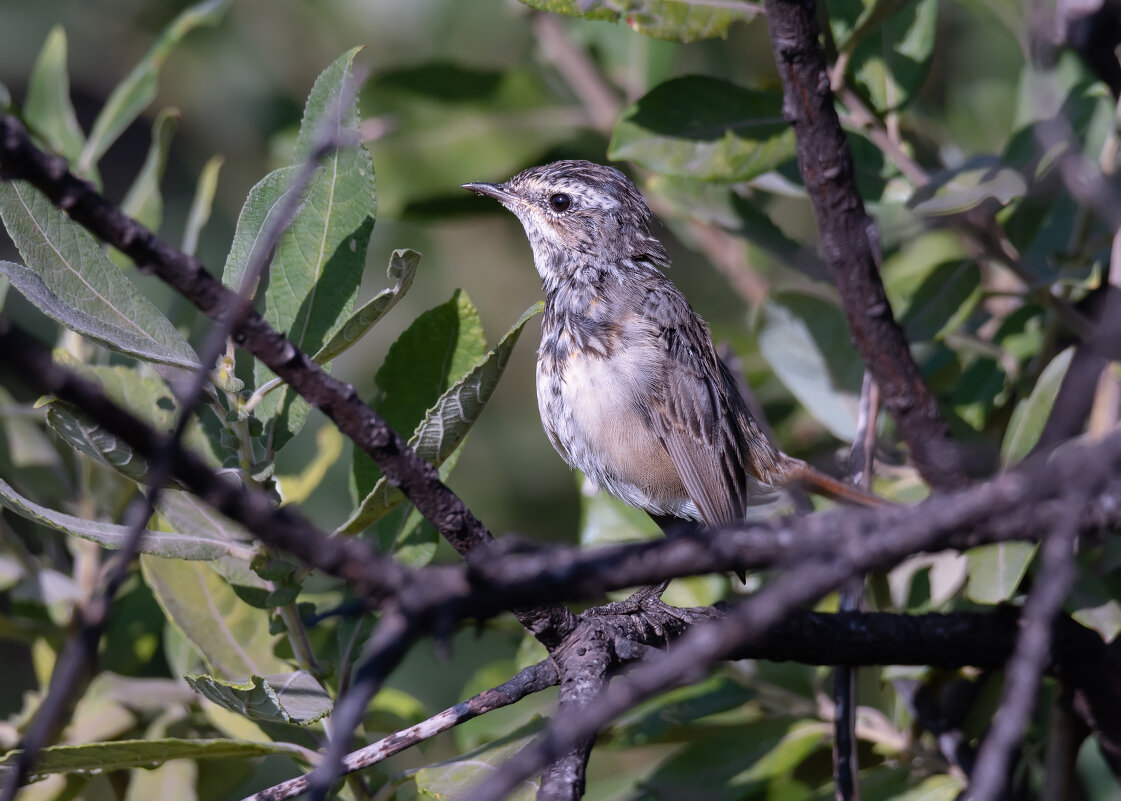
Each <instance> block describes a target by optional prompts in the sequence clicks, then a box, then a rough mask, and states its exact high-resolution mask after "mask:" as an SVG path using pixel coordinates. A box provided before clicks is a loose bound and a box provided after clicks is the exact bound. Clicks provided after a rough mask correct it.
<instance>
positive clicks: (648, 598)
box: [585, 581, 689, 622]
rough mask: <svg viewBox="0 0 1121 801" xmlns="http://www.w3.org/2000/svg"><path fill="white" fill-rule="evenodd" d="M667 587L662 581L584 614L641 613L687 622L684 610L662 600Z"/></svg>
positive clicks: (666, 582) (667, 584) (667, 583)
mask: <svg viewBox="0 0 1121 801" xmlns="http://www.w3.org/2000/svg"><path fill="white" fill-rule="evenodd" d="M667 586H669V582H668V581H663V582H662V583H661V584H651V585H650V586H649V587H643V588H641V589H640V590H638V591H637V592H635V593H634V594H633V595H631V596H630V597H629V598H625V599H623V600H622V601H613V602H612V603H609V604H604V605H603V606H596V607H593V608H591V609H589V610H587V612H585V614H588V615H637V614H642V613H647V614H653V615H662V616H665V615H668V616H669V617H673V618H677V619H678V620H681V621H685V622H688V620H689V617H688V615H687V614H686V612H685V610H683V609H678V608H677V607H676V606H670V605H669V604H667V603H666V602H665V601H663V600H662V593H663V592H665V591H666V587H667Z"/></svg>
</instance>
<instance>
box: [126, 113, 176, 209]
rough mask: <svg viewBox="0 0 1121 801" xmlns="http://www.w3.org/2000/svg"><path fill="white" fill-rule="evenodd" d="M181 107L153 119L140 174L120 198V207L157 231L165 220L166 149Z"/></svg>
mask: <svg viewBox="0 0 1121 801" xmlns="http://www.w3.org/2000/svg"><path fill="white" fill-rule="evenodd" d="M179 116H180V115H179V110H178V109H173V108H168V109H164V110H163V111H161V112H160V113H159V116H157V117H156V121H155V122H154V123H152V144H151V146H150V147H149V148H148V156H147V157H146V158H145V159H144V166H142V167H141V168H140V173H139V175H137V176H136V180H135V181H134V182H133V184H132V186H131V187H129V190H128V192H127V193H126V194H125V199H124V200H122V201H121V211H123V212H124V213H125V214H127V215H129V216H130V217H133V218H135V219H136V220H137V221H138V222H139V223H141V224H142V225H143V226H144V227H145V228H150V229H151V230H153V231H155V230H157V229H158V228H159V227H160V223H161V222H162V221H163V196H162V195H161V194H160V181H161V180H163V174H164V171H165V170H166V169H167V153H168V150H170V149H171V137H173V136H174V135H175V131H176V129H177V128H178V127H179Z"/></svg>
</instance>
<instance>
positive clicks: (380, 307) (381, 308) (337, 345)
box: [313, 249, 420, 364]
mask: <svg viewBox="0 0 1121 801" xmlns="http://www.w3.org/2000/svg"><path fill="white" fill-rule="evenodd" d="M419 263H420V254H419V253H417V252H416V251H415V250H408V249H405V250H395V251H393V255H392V256H390V257H389V269H388V271H387V275H388V276H389V277H390V279H392V280H393V281H394V282H395V283H394V284H393V286H391V287H390V288H389V289H383V290H382V291H381V292H379V293H378V294H377V295H375V296H374V297H373V298H371V299H370V300H369V301H368V302H366V303H364V304H363V305H362V308H360V309H359V310H358V311H356V312H355V313H354V314H352V315H351V316H350V319H349V320H347V321H346V322H345V323H344V324H343V327H342V328H340V329H339V331H338V333H336V334H335V335H334V336H333V337H331V341H330V342H328V343H327V344H326V345H324V346H323V347H322V348H320V349H319V352H318V353H316V354H315V356H314V357H313V358H314V359H315V361H316V362H318V363H320V364H325V363H326V362H329V361H331V360H332V359H334V358H335V357H336V356H338V355H339V354H340V353H342V352H344V351H345V350H347V348H349V347H351V346H352V345H354V344H355V343H356V342H358V340H360V339H361V338H362V337H363V336H364V335H365V333H366V332H367V331H369V330H370V329H371V328H373V327H374V324H375V323H377V321H378V320H380V319H381V318H382V317H384V316H385V314H386V313H387V312H388V311H389V310H390V309H392V308H393V307H394V306H396V305H397V301H399V300H400V299H401V298H402V297H404V295H405V293H406V292H408V291H409V287H411V286H412V285H413V279H414V278H415V277H416V268H417V265H418V264H419Z"/></svg>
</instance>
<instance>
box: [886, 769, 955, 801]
mask: <svg viewBox="0 0 1121 801" xmlns="http://www.w3.org/2000/svg"><path fill="white" fill-rule="evenodd" d="M964 789H965V787H964V786H963V785H962V782H961V780H960V779H958V778H956V777H954V776H951V775H949V774H939V775H936V776H927V777H926V778H925V779H923V780H922V782H921V783H920V784H919V785H918V786H917V787H912V788H911V789H909V790H907V791H906V792H903V793H900V794H899V795H896V796H893V798H894V801H954V799H955V798H960V797H961V793H962V790H964Z"/></svg>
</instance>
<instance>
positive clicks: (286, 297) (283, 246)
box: [255, 48, 377, 452]
mask: <svg viewBox="0 0 1121 801" xmlns="http://www.w3.org/2000/svg"><path fill="white" fill-rule="evenodd" d="M357 53H358V49H357V48H356V49H354V50H350V51H349V52H347V53H345V54H344V55H342V56H340V57H339V58H338V59H337V60H336V61H335V63H334V64H332V65H331V66H330V67H328V68H327V69H326V70H325V71H324V72H323V74H321V75H320V76H319V78H318V79H317V80H316V82H315V86H314V87H313V88H312V90H311V94H310V95H309V97H308V101H307V105H306V107H305V109H304V119H303V122H302V123H301V125H300V134H299V138H298V139H297V141H296V157H297V159H304V158H307V157H308V155H309V154H310V153H311V151H312V149H313V148H314V147H315V146H316V143H317V141H318V139H319V137H321V136H322V134H323V130H322V129H323V128H324V127H325V126H326V128H327V131H326V132H327V133H328V135H329V136H330V138H331V141H333V142H336V143H339V146H337V147H335V148H333V149H332V150H331V151H330V152H329V153H328V154H327V155H326V156H325V157H324V158H323V161H322V165H323V169H322V170H321V171H320V172H319V173H318V175H317V176H316V180H315V181H313V182H312V184H311V186H309V187H308V189H309V191H308V194H307V200H306V202H305V204H304V207H303V209H302V210H301V211H300V213H299V215H297V217H296V219H295V221H294V222H293V223H292V226H291V227H290V228H289V229H288V231H287V232H286V233H285V234H284V236H283V237H281V240H280V242H279V244H278V245H277V248H276V254H275V256H274V257H273V263H272V269H271V272H270V274H269V285H268V289H267V290H266V292H265V319H266V320H268V322H269V323H270V324H271V325H272V326H273V327H274V328H276V329H277V330H279V331H283V332H285V334H287V336H288V338H289V339H290V340H291V341H292V343H293V344H294V345H296V346H297V347H299V348H300V349H302V350H304V351H307V352H309V353H315V352H316V351H318V350H319V349H320V348H321V347H323V345H324V344H325V343H327V342H329V341H330V340H331V338H332V337H333V336H334V335H335V334H336V333H337V332H338V331H339V329H341V328H342V326H343V325H344V324H345V322H346V320H347V318H348V317H349V316H350V313H351V311H352V310H353V309H354V303H355V301H356V300H357V298H358V287H359V284H360V283H361V280H362V270H363V268H364V267H365V264H366V247H367V245H368V244H369V240H370V232H371V230H372V229H373V225H374V215H375V214H376V212H377V201H376V195H375V192H374V167H373V161H372V160H371V158H370V154H369V152H368V151H367V150H366V148H365V147H363V146H362V145H361V144H355V143H357V142H358V141H359V132H358V119H359V115H358V102H357V92H353V96H354V97H353V99H352V100H351V101H350V102H349V103H348V104H347V106H346V108H339V102H340V98H343V97H345V96H346V95H347V93H348V92H350V87H349V86H348V84H349V83H350V82H352V81H353V80H354V79H353V76H352V75H351V64H352V62H353V61H354V56H355V55H356V54H357ZM325 366H326V365H325ZM255 378H256V382H257V386H261V385H262V384H264V383H265V382H267V381H269V380H270V379H271V378H273V373H272V371H270V370H269V369H268V368H266V367H264V366H263V365H261V364H260V363H259V362H258V363H257V364H256V366H255ZM309 411H310V407H309V406H308V405H307V404H306V403H305V402H304V401H302V400H298V398H297V396H296V394H295V393H294V392H292V391H291V388H290V387H288V386H287V385H285V386H283V387H281V388H279V389H278V390H277V391H275V392H272V393H270V394H269V395H267V396H265V399H264V400H263V401H262V402H261V404H260V405H259V406H258V407H257V409H256V415H257V418H258V419H259V420H261V421H263V422H265V423H267V425H268V426H269V430H268V435H267V438H268V446H269V450H271V451H273V452H275V451H276V450H279V449H280V448H281V447H283V445H284V444H285V443H286V442H287V441H288V440H289V439H291V438H292V437H293V436H295V434H296V433H297V432H298V431H299V430H300V428H302V427H303V424H304V421H305V420H306V419H307V415H308V412H309Z"/></svg>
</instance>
